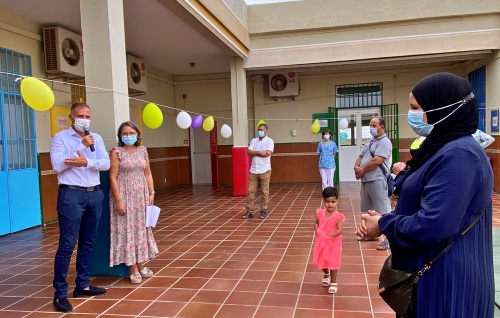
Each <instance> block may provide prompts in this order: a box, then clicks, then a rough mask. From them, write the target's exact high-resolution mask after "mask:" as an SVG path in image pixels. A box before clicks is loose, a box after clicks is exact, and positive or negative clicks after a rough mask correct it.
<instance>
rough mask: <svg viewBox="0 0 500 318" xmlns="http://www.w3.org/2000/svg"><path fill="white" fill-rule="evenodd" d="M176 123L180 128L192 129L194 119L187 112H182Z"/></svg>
mask: <svg viewBox="0 0 500 318" xmlns="http://www.w3.org/2000/svg"><path fill="white" fill-rule="evenodd" d="M176 122H177V125H178V126H179V127H180V128H182V129H187V128H189V127H191V122H192V119H191V116H189V114H188V113H186V112H185V111H182V112H180V113H179V114H178V115H177V119H176Z"/></svg>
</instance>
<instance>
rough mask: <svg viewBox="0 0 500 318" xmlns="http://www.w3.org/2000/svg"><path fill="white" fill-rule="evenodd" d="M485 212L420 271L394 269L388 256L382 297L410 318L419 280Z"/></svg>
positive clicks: (381, 280)
mask: <svg viewBox="0 0 500 318" xmlns="http://www.w3.org/2000/svg"><path fill="white" fill-rule="evenodd" d="M483 214H484V210H483V212H482V213H481V214H480V215H479V216H478V217H477V218H476V219H475V220H474V221H472V223H471V224H470V225H469V226H468V227H467V228H466V229H465V230H463V231H462V234H461V235H460V236H459V237H457V238H456V239H455V240H454V241H453V242H451V243H450V244H448V246H446V247H445V249H444V250H442V251H441V253H439V254H438V255H437V256H436V257H434V259H432V260H431V261H430V262H427V263H426V264H425V265H424V267H422V269H421V270H419V271H418V272H411V273H410V272H407V271H403V270H398V269H394V268H393V266H392V254H391V255H389V257H387V259H386V260H385V263H384V265H383V266H382V270H381V271H380V276H379V282H378V286H377V288H378V292H379V294H380V297H382V299H383V300H384V301H385V302H386V303H387V304H388V305H389V306H390V307H391V308H392V309H393V310H394V311H395V312H396V314H397V315H399V316H401V317H403V318H404V317H406V318H410V317H412V314H413V313H414V309H415V298H416V297H415V293H416V291H417V282H418V279H419V278H420V276H422V275H423V274H424V273H425V272H426V271H427V270H429V269H430V268H431V266H432V265H433V264H434V262H436V260H437V259H438V258H440V257H441V256H442V255H443V254H444V253H446V252H447V251H448V250H449V249H450V248H451V247H452V246H453V245H454V244H455V243H456V242H457V241H458V240H460V239H461V238H462V237H463V236H464V235H465V233H467V232H468V231H469V230H470V229H471V228H472V227H473V226H474V224H476V222H477V221H478V220H479V219H480V218H481V216H483Z"/></svg>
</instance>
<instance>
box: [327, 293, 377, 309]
mask: <svg viewBox="0 0 500 318" xmlns="http://www.w3.org/2000/svg"><path fill="white" fill-rule="evenodd" d="M335 310H345V311H370V310H371V309H370V300H369V298H363V297H343V296H335Z"/></svg>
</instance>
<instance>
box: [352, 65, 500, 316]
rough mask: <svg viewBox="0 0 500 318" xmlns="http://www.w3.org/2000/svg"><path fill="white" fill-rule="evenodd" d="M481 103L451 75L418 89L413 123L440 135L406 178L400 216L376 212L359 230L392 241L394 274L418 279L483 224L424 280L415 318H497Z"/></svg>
mask: <svg viewBox="0 0 500 318" xmlns="http://www.w3.org/2000/svg"><path fill="white" fill-rule="evenodd" d="M473 96H474V95H473V94H472V87H471V85H470V83H469V82H468V81H467V80H465V79H463V78H461V77H458V76H456V75H453V74H449V73H437V74H433V75H430V76H428V77H426V78H424V79H422V80H421V81H420V82H418V83H417V84H416V85H415V87H414V88H413V90H412V91H411V93H410V111H409V114H408V117H409V118H408V121H409V123H410V125H411V126H412V128H414V130H417V129H416V127H421V126H422V125H424V126H427V125H428V126H433V128H432V129H428V130H429V134H428V136H427V138H426V139H425V140H424V141H423V142H422V144H421V146H420V147H419V148H418V150H417V151H416V152H415V154H414V155H413V157H412V159H411V160H410V161H408V162H407V165H408V167H409V169H408V170H405V171H402V172H401V173H400V176H398V179H399V180H398V182H397V184H396V187H398V188H399V190H400V194H399V200H398V204H397V206H396V209H395V210H394V213H389V214H385V215H383V216H381V215H379V214H378V213H376V212H375V211H370V212H369V214H364V215H363V216H362V222H361V225H360V226H359V227H358V231H357V232H358V233H357V234H358V235H361V236H363V235H364V236H368V237H375V236H379V235H380V234H385V235H386V236H387V238H388V239H389V242H390V244H391V249H392V262H393V266H394V268H396V269H401V270H406V271H418V270H420V269H422V267H423V266H424V265H425V264H426V263H427V262H429V261H430V260H432V259H433V258H434V257H436V256H437V255H438V254H439V253H440V252H441V251H443V250H444V248H445V247H446V246H448V245H449V244H450V243H451V242H452V241H453V240H454V239H456V238H458V237H460V235H461V232H462V231H463V230H464V229H466V228H467V227H468V226H469V225H471V224H472V223H473V221H474V220H476V219H477V220H478V221H477V223H475V224H474V225H473V226H472V227H471V228H470V230H469V231H468V232H467V233H466V234H465V235H464V236H463V237H461V238H460V239H459V240H458V241H457V242H456V244H455V245H453V247H452V248H451V249H449V250H448V251H447V252H445V253H444V254H443V256H441V257H440V258H438V259H437V261H436V262H435V264H434V265H433V266H432V267H431V268H430V269H429V270H428V271H426V272H425V273H424V274H423V275H422V276H421V277H420V279H419V281H418V283H417V291H416V306H415V308H414V312H413V313H412V315H411V317H422V318H423V317H455V318H459V317H475V318H483V317H488V318H491V317H493V309H494V278H493V252H492V206H491V194H492V192H493V172H492V170H491V166H490V164H489V161H488V159H487V157H486V154H485V151H484V150H483V149H482V148H481V146H480V145H479V144H478V143H477V142H476V141H475V140H474V138H473V137H472V136H471V135H472V134H473V133H474V132H475V131H476V129H477V125H478V107H477V99H476V98H474V97H473ZM424 112H425V114H426V116H427V123H425V122H424V121H423V117H424ZM401 174H402V175H401ZM398 184H399V185H398Z"/></svg>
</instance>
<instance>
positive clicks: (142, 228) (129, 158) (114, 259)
mask: <svg viewBox="0 0 500 318" xmlns="http://www.w3.org/2000/svg"><path fill="white" fill-rule="evenodd" d="M113 151H115V152H116V153H117V154H118V158H119V160H120V169H119V171H118V189H119V191H120V195H121V197H122V200H123V201H124V203H125V207H126V214H125V215H123V216H122V215H119V214H118V213H117V212H116V209H115V205H116V201H115V198H114V197H113V193H112V192H111V191H110V195H109V208H110V223H111V244H110V253H109V265H110V267H112V266H114V265H118V264H122V263H125V264H126V265H128V266H130V265H134V264H137V263H143V262H146V261H149V260H152V259H154V258H155V255H156V254H158V247H157V245H156V241H155V239H154V237H153V231H152V230H151V228H150V227H148V228H146V205H147V204H148V203H149V190H148V184H147V181H146V176H145V175H144V169H146V159H147V156H148V152H147V150H146V148H145V147H144V146H139V147H137V148H136V151H135V152H134V153H129V152H127V151H126V150H125V148H123V147H117V148H113Z"/></svg>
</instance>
